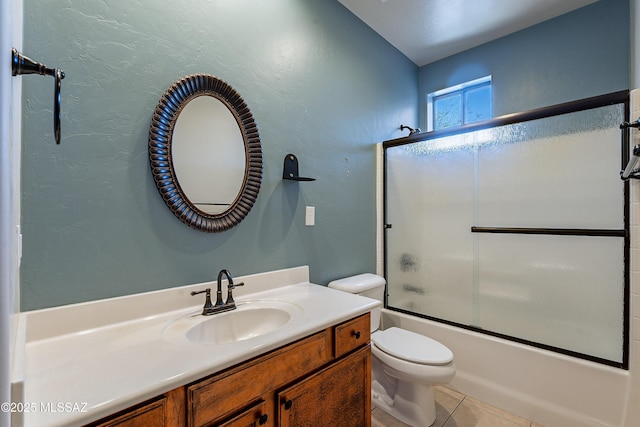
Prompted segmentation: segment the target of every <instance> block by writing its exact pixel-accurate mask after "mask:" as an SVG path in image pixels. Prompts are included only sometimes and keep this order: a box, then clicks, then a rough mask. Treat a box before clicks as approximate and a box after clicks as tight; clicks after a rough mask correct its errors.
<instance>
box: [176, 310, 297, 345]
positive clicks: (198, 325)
mask: <svg viewBox="0 0 640 427" xmlns="http://www.w3.org/2000/svg"><path fill="white" fill-rule="evenodd" d="M301 312H302V309H301V308H300V307H299V306H298V305H296V304H292V303H287V302H282V301H250V302H245V303H242V302H241V303H238V308H236V309H235V310H233V311H227V312H224V313H218V314H213V315H211V316H202V315H190V316H187V317H183V318H181V319H178V320H176V321H175V322H173V323H171V324H170V325H169V326H168V327H167V328H166V329H165V332H164V334H165V336H167V337H168V338H169V339H171V340H178V341H184V340H185V339H186V340H187V341H188V342H191V343H202V344H229V343H235V342H239V341H245V340H250V339H252V338H256V337H261V336H264V335H266V334H269V333H271V332H274V331H276V330H278V329H280V328H282V327H283V326H285V325H287V324H288V323H289V322H291V320H292V319H293V318H294V317H295V316H296V315H297V314H299V313H301Z"/></svg>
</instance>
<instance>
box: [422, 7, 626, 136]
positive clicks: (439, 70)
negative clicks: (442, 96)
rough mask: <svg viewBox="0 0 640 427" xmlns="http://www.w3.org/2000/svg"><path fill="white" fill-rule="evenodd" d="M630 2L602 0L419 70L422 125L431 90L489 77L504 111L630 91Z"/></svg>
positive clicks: (498, 111)
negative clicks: (490, 76)
mask: <svg viewBox="0 0 640 427" xmlns="http://www.w3.org/2000/svg"><path fill="white" fill-rule="evenodd" d="M629 27H630V13H629V1H628V0H600V1H598V2H596V3H593V4H592V5H589V6H585V7H583V8H581V9H578V10H576V11H574V12H571V13H568V14H565V15H562V16H559V17H557V18H554V19H551V20H549V21H546V22H543V23H541V24H538V25H535V26H533V27H530V28H527V29H525V30H522V31H519V32H517V33H514V34H511V35H509V36H506V37H503V38H500V39H498V40H495V41H493V42H490V43H486V44H484V45H481V46H479V47H476V48H473V49H470V50H467V51H465V52H462V53H460V54H457V55H454V56H451V57H448V58H445V59H443V60H440V61H437V62H434V63H432V64H428V65H425V66H423V67H421V68H420V126H421V128H422V129H427V124H426V107H425V105H426V99H427V94H429V93H431V92H434V91H436V90H439V89H443V88H446V87H449V86H453V85H457V84H460V83H462V82H466V81H469V80H474V79H477V78H479V77H484V76H486V75H492V78H493V102H494V103H493V113H494V116H501V115H504V114H509V113H516V112H522V111H528V110H532V109H535V108H540V107H546V106H549V105H554V104H559V103H563V102H568V101H574V100H577V99H582V98H587V97H591V96H597V95H602V94H605V93H610V92H615V91H619V90H625V89H629V85H630V59H629V52H630V33H629V31H630V30H629Z"/></svg>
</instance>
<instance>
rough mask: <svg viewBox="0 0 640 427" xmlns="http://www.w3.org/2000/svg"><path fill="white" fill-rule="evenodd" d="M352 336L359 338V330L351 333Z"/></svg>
mask: <svg viewBox="0 0 640 427" xmlns="http://www.w3.org/2000/svg"><path fill="white" fill-rule="evenodd" d="M353 336H354V337H356V339H357V340H359V339H360V331H355V332H354V333H353Z"/></svg>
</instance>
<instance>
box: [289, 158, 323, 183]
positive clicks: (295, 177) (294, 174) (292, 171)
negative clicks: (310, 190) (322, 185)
mask: <svg viewBox="0 0 640 427" xmlns="http://www.w3.org/2000/svg"><path fill="white" fill-rule="evenodd" d="M282 179H288V180H290V181H315V180H316V179H315V178H307V177H305V176H300V174H299V173H298V158H297V157H296V156H295V155H294V154H287V155H286V156H284V165H283V167H282Z"/></svg>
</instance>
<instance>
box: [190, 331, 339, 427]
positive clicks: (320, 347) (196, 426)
mask: <svg viewBox="0 0 640 427" xmlns="http://www.w3.org/2000/svg"><path fill="white" fill-rule="evenodd" d="M329 340H330V335H328V333H327V331H326V330H324V331H322V332H319V333H317V334H315V335H312V336H311V337H308V338H305V339H303V340H301V341H298V342H296V343H293V344H290V345H288V346H285V347H282V348H281V349H278V350H274V351H272V352H271V353H268V354H267V355H265V356H260V357H258V358H256V359H254V360H251V361H249V362H246V363H244V364H242V365H240V366H237V367H235V368H231V369H229V370H227V371H224V372H222V373H220V374H216V375H214V376H212V377H210V378H208V379H206V380H203V381H200V382H197V383H195V384H192V385H190V386H188V387H187V421H188V425H189V426H190V427H200V426H205V425H210V424H211V423H212V422H214V421H216V420H221V419H223V418H227V417H229V416H232V415H233V413H234V412H237V411H239V410H240V409H242V407H243V406H244V405H246V404H247V402H251V401H255V400H258V399H260V398H262V397H263V396H264V395H265V394H266V393H268V392H270V391H272V390H275V389H277V388H279V387H282V386H283V385H285V384H287V383H289V382H292V381H294V380H296V379H298V378H300V377H301V376H303V375H305V374H307V373H308V372H310V371H312V370H314V369H317V368H320V367H321V366H323V365H325V364H326V363H328V362H329V361H330V360H331V354H329V353H330V350H329V348H330V345H329V344H330V342H328V341H329Z"/></svg>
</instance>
